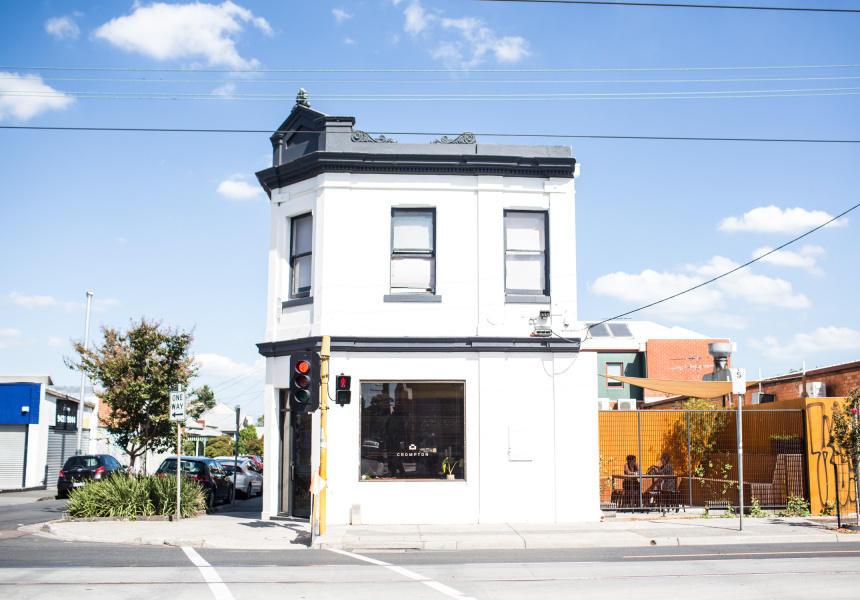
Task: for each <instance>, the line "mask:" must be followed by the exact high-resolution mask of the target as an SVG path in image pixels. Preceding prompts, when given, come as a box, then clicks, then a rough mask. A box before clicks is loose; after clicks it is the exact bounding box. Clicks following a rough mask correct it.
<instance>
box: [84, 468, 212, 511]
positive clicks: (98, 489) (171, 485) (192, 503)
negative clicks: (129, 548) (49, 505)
mask: <svg viewBox="0 0 860 600" xmlns="http://www.w3.org/2000/svg"><path fill="white" fill-rule="evenodd" d="M181 492H182V498H181V502H182V506H181V508H182V516H183V517H192V516H194V515H195V514H197V511H199V510H202V509H203V508H205V502H204V495H203V489H202V488H201V487H200V486H199V485H198V484H197V483H196V482H194V481H192V480H190V479H186V478H183V479H182V490H181ZM67 510H68V513H69V516H70V517H72V518H73V519H80V518H92V517H138V516H146V517H149V516H153V515H173V514H176V477H155V476H148V475H115V476H113V477H109V478H107V479H103V480H101V481H90V482H88V483H87V484H86V485H85V486H84V487H81V488H77V489H74V490H72V491H71V492H70V493H69V504H68V506H67Z"/></svg>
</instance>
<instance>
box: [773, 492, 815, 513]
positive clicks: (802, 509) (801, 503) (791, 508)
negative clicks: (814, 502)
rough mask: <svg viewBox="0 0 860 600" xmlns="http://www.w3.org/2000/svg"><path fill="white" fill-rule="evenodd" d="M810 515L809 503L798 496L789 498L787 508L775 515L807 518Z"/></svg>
mask: <svg viewBox="0 0 860 600" xmlns="http://www.w3.org/2000/svg"><path fill="white" fill-rule="evenodd" d="M811 514H812V513H811V512H810V511H809V502H807V501H806V500H804V499H803V498H801V497H800V496H789V497H788V506H786V507H785V510H781V511H779V512H778V513H776V516H777V517H808V516H809V515H811Z"/></svg>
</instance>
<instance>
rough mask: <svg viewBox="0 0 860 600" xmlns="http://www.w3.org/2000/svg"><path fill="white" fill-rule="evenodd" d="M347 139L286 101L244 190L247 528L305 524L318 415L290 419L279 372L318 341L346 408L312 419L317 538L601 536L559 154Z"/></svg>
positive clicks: (326, 119) (591, 389) (329, 122)
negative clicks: (256, 319) (257, 244)
mask: <svg viewBox="0 0 860 600" xmlns="http://www.w3.org/2000/svg"><path fill="white" fill-rule="evenodd" d="M354 124H355V119H354V118H353V117H334V116H328V115H325V114H323V113H320V112H317V111H315V110H313V109H311V108H310V107H309V105H308V104H307V102H306V101H305V100H304V99H303V98H302V96H301V95H300V97H299V99H298V101H297V104H296V106H295V107H294V108H293V110H292V112H291V114H290V115H289V117H288V118H287V120H286V121H285V122H284V123H283V124H282V125H281V126H280V128H279V129H278V131H277V132H276V133H275V134H274V135H273V136H272V138H271V139H272V145H273V149H274V160H273V166H272V167H271V168H269V169H266V170H264V171H261V172H259V173H257V177H258V179H259V181H260V183H261V185H262V186H263V188H264V189H265V190H266V192H267V193H268V194H269V197H270V204H271V233H270V236H271V245H270V250H269V278H268V279H269V283H268V300H267V305H266V310H267V315H268V316H267V325H266V338H265V341H264V342H263V343H260V344H258V346H259V350H260V353H261V354H263V355H264V356H265V357H266V359H267V360H266V392H265V393H266V405H265V423H266V425H265V444H266V447H265V460H266V471H265V477H266V481H265V489H264V500H263V516H264V518H268V517H271V516H275V515H279V514H290V515H295V516H303V515H307V514H308V510H309V496H308V487H309V485H310V474H311V472H312V470H315V469H316V468H317V465H318V458H319V444H320V441H319V440H320V436H319V412H316V413H313V414H312V415H307V414H295V413H291V412H290V410H289V402H288V394H287V393H286V391H287V389H288V388H289V381H290V372H289V371H290V364H289V359H290V356H291V354H293V353H294V352H296V351H303V350H314V351H319V349H320V344H321V338H322V336H330V338H331V362H330V372H331V373H332V375H337V374H341V373H343V374H346V375H350V376H351V377H352V402H351V403H350V404H348V405H345V406H337V405H334V404H333V403H332V404H331V408H330V410H329V412H328V442H327V452H328V473H327V482H328V497H327V504H328V507H327V521H328V523H332V524H335V523H348V522H350V520H351V519H352V520H353V521H354V520H356V519H358V518H360V519H361V520H362V521H363V522H364V523H478V522H482V523H487V522H564V521H581V520H596V519H599V514H600V513H599V510H598V506H599V502H598V472H597V471H598V457H597V448H598V442H597V407H596V403H595V402H594V400H595V399H596V398H597V396H598V393H597V389H596V382H595V376H594V373H595V372H596V368H597V365H596V355H595V354H594V353H582V354H580V352H579V348H580V343H579V342H580V339H579V338H580V331H579V323H578V321H577V307H576V244H575V240H576V236H575V223H576V222H575V204H574V179H575V177H576V176H577V174H578V165H577V162H576V159H575V158H573V157H572V156H571V151H570V148H569V147H561V146H528V145H503V144H483V143H479V142H478V141H477V140H476V139H475V136H474V135H472V134H469V133H466V134H463V135H461V136H459V137H456V138H455V139H448V138H447V137H441V138H440V139H437V140H429V139H428V140H427V142H426V143H398V142H395V141H393V140H390V139H387V138H385V137H384V136H378V137H373V136H371V135H368V134H367V133H364V132H362V131H359V130H356V129H355V128H354ZM550 332H552V333H551V334H550ZM332 395H333V392H332ZM446 459H448V460H447V462H446ZM443 463H444V464H447V465H451V466H453V477H451V478H449V477H446V476H445V475H443V473H442V466H443Z"/></svg>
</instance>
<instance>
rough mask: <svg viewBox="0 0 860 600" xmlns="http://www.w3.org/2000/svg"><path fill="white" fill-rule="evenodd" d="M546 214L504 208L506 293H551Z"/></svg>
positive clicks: (526, 294) (527, 294)
mask: <svg viewBox="0 0 860 600" xmlns="http://www.w3.org/2000/svg"><path fill="white" fill-rule="evenodd" d="M546 215H547V214H546V212H534V211H517V210H506V211H505V294H509V295H524V296H548V295H549V285H548V281H547V280H548V276H547V273H548V270H547V267H548V263H549V261H548V260H547V259H548V257H547V243H546V238H547V231H546V222H547V219H546Z"/></svg>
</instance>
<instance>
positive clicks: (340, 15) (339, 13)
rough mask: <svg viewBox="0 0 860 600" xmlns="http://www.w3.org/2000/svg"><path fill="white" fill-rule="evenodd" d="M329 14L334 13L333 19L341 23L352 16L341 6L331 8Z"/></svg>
mask: <svg viewBox="0 0 860 600" xmlns="http://www.w3.org/2000/svg"><path fill="white" fill-rule="evenodd" d="M331 14H333V15H334V20H335V21H337V22H338V23H343V22H344V21H346V20H347V19H351V18H352V15H351V14H349V13H348V12H346V11H345V10H343V9H341V8H333V9H331Z"/></svg>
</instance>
